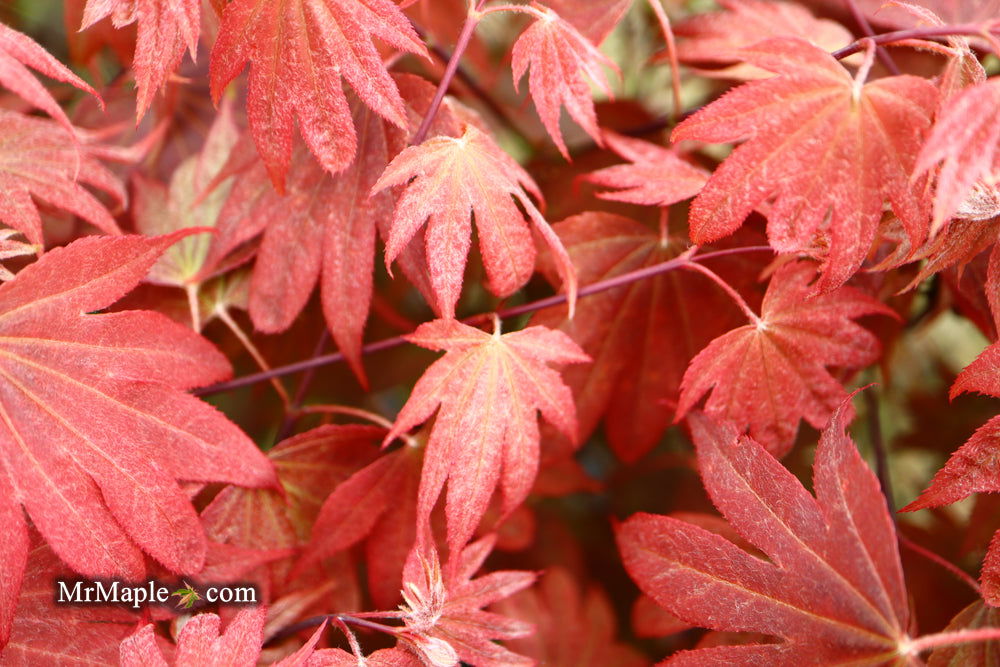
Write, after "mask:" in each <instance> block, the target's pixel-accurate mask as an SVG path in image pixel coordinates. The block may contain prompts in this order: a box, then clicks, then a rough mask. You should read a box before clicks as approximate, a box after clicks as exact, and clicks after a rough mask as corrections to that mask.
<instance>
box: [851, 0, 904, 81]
mask: <svg viewBox="0 0 1000 667" xmlns="http://www.w3.org/2000/svg"><path fill="white" fill-rule="evenodd" d="M844 4H846V5H847V9H848V11H850V12H851V15H852V16H853V17H854V21H855V23H857V24H858V27H859V28H861V32H862V33H864V35H865V37H875V31H874V30H872V24H871V23H869V22H868V17H866V16H865V13H864V12H863V11H861V8H860V7H858V2H857V0H844ZM877 53H878V59H879V60H880V61H882V64H883V65H885V67H886V69H887V70H889V72H891V73H892V74H894V75H896V76H899V74H900V71H899V67H898V66H897V65H896V61H895V60H893V59H892V56H891V55H889V52H888V51H886V50H885V49H884V48H882V47H879V49H878V51H877Z"/></svg>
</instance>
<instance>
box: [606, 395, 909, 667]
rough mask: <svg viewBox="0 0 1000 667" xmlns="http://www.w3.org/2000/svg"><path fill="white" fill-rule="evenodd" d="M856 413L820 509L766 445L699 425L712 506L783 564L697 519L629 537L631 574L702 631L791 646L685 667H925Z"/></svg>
mask: <svg viewBox="0 0 1000 667" xmlns="http://www.w3.org/2000/svg"><path fill="white" fill-rule="evenodd" d="M842 412H843V411H842V410H838V411H837V412H835V413H834V415H833V417H832V418H831V420H830V423H829V424H828V425H827V427H826V429H825V430H824V431H823V436H822V438H821V440H820V444H819V448H818V449H817V450H816V461H815V464H814V466H813V484H814V487H815V491H816V496H815V497H814V496H812V495H811V494H810V493H809V492H808V491H806V489H805V488H804V487H803V486H802V483H801V482H799V480H798V479H796V478H795V476H794V475H792V473H791V472H789V471H788V470H787V469H786V468H785V467H784V466H782V465H781V463H780V462H778V461H777V460H776V459H775V458H774V457H773V456H771V455H770V454H768V453H767V452H766V451H765V450H764V448H763V447H761V446H760V445H759V444H757V443H756V442H755V441H754V440H753V439H751V438H749V437H746V436H741V435H739V433H738V432H737V430H736V429H735V428H734V427H733V426H732V425H730V424H726V423H719V422H715V421H714V420H712V419H710V418H708V417H704V416H702V415H692V417H691V426H692V432H693V436H694V442H695V445H696V446H697V450H698V467H699V470H700V472H701V476H702V481H703V483H704V484H705V488H706V489H707V490H708V493H709V495H710V496H711V498H712V502H713V503H715V506H716V507H717V508H718V509H719V511H720V512H722V514H723V516H725V517H726V519H728V520H729V523H730V524H732V526H733V528H735V529H736V531H737V532H738V533H739V534H740V535H741V536H743V537H744V538H745V539H747V540H748V541H749V542H751V543H752V544H754V545H755V546H757V547H758V548H760V549H761V550H762V551H763V552H764V553H766V554H767V556H768V557H769V558H770V561H766V560H763V559H760V558H757V557H755V556H753V555H751V554H749V553H748V552H746V551H744V550H743V549H741V548H739V547H738V546H736V545H734V544H733V543H732V542H730V541H728V540H726V539H725V538H723V537H721V536H719V535H716V534H714V533H711V532H709V531H707V530H704V529H703V528H700V527H697V526H694V525H692V524H689V523H686V522H684V521H679V520H677V519H672V518H669V517H664V516H654V515H651V514H638V515H636V516H633V517H632V518H630V519H629V520H628V521H626V522H625V523H624V524H623V525H622V526H621V527H620V528H619V529H618V544H619V548H620V549H621V552H622V557H623V559H624V561H625V567H626V569H627V570H628V571H629V574H631V575H632V578H633V579H635V580H636V582H637V583H638V584H639V587H640V588H641V589H642V590H643V592H645V593H646V594H647V595H650V596H652V597H653V598H654V599H655V600H656V601H657V602H658V603H659V604H660V605H662V606H663V607H665V608H666V609H667V610H668V611H670V612H671V613H673V614H675V615H676V616H678V617H679V618H681V619H683V620H685V621H687V622H689V623H692V624H693V625H697V626H701V627H706V628H711V629H714V630H721V631H739V632H757V633H761V634H766V635H772V636H778V637H780V638H781V639H782V640H783V641H781V642H779V643H775V644H748V645H743V646H722V647H717V648H711V649H703V650H698V651H691V652H687V651H685V652H681V653H678V654H676V655H675V656H672V660H671V661H670V662H671V664H682V665H688V664H690V665H724V664H725V665H729V664H767V665H797V664H844V663H853V664H899V665H902V664H918V663H916V662H913V661H912V660H910V659H908V656H905V655H904V653H905V651H906V643H907V641H908V639H909V638H908V637H907V635H906V632H907V630H908V625H909V608H908V601H907V596H906V590H905V586H904V582H903V572H902V567H901V565H900V562H899V553H898V548H897V546H896V539H895V527H894V525H893V522H892V518H891V517H890V515H889V512H888V509H887V508H886V504H885V499H884V498H883V496H882V493H881V491H880V487H879V483H878V480H877V479H876V478H875V475H874V474H872V472H871V471H870V470H869V469H868V467H867V466H866V465H865V463H864V461H863V460H862V459H861V456H860V455H859V454H858V451H857V449H856V448H855V446H854V444H853V443H852V442H851V440H850V438H849V437H848V436H847V434H846V433H845V432H844V426H845V425H844V422H843V415H842Z"/></svg>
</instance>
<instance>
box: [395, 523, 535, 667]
mask: <svg viewBox="0 0 1000 667" xmlns="http://www.w3.org/2000/svg"><path fill="white" fill-rule="evenodd" d="M424 525H426V524H424ZM495 543H496V535H488V536H486V537H483V538H481V539H479V540H477V541H475V542H473V543H472V544H469V545H466V546H464V547H463V548H462V549H456V550H453V551H451V552H450V553H451V554H452V555H450V556H449V562H448V563H447V564H446V565H445V567H444V568H442V567H441V564H440V561H439V560H438V553H437V549H436V548H435V547H434V545H433V544H432V543H431V540H430V539H426V540H425V541H423V542H421V543H420V544H419V546H418V547H417V548H416V549H415V550H414V554H413V557H411V558H410V560H409V561H408V562H407V564H406V573H405V575H404V577H403V581H404V587H403V597H404V600H405V604H404V605H402V606H401V607H400V609H401V610H402V612H403V613H402V618H403V623H404V624H405V626H406V630H407V632H406V634H404V635H403V636H402V640H403V643H404V645H405V646H406V648H407V649H409V650H410V651H412V652H414V653H415V654H416V655H418V656H419V657H420V659H421V662H423V664H424V665H433V666H434V667H444V666H445V665H449V666H450V665H458V664H459V662H458V660H459V659H461V660H462V661H463V662H465V663H468V664H472V665H478V666H481V667H528V666H529V665H532V664H534V661H533V660H531V659H530V658H526V657H524V656H521V655H518V654H516V653H513V652H512V651H509V650H507V649H506V648H504V647H502V646H500V645H499V644H497V643H496V641H495V640H498V639H500V640H503V639H516V638H519V637H525V636H527V635H528V634H530V633H531V630H532V628H531V625H529V624H528V623H525V622H523V621H520V620H516V619H513V618H508V617H506V616H502V615H501V614H498V613H495V612H492V611H484V609H483V608H484V607H486V606H488V605H491V604H493V603H495V602H498V601H500V600H503V599H505V598H507V597H509V596H510V595H513V594H514V593H517V592H518V591H520V590H522V589H525V588H527V587H528V586H530V585H531V584H532V583H534V581H535V578H536V575H535V573H534V572H522V571H515V570H498V571H493V572H490V573H488V574H484V575H483V576H481V577H476V578H473V575H475V574H476V572H477V571H478V570H479V569H480V568H481V567H482V566H483V562H484V561H485V560H486V557H487V556H489V555H490V551H491V550H492V549H493V545H494V544H495Z"/></svg>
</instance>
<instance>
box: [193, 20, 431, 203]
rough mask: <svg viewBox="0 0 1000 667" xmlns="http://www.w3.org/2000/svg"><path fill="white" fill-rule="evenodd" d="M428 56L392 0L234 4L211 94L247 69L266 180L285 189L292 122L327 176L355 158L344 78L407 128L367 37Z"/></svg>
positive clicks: (218, 46)
mask: <svg viewBox="0 0 1000 667" xmlns="http://www.w3.org/2000/svg"><path fill="white" fill-rule="evenodd" d="M375 37H378V38H379V39H381V40H383V41H385V42H386V43H387V44H390V45H392V46H394V47H396V48H397V49H400V50H401V51H408V52H410V53H416V54H422V55H425V54H426V49H425V48H424V45H423V44H422V43H421V41H420V39H419V37H418V36H417V34H416V32H415V31H414V30H413V27H412V26H411V25H410V23H409V21H408V20H407V19H406V17H405V16H404V15H403V13H402V12H401V11H400V10H399V8H398V7H397V6H396V3H394V2H392V0H290V1H289V2H272V1H271V0H235V1H234V2H230V3H229V4H228V5H226V8H225V12H224V13H223V15H222V27H221V29H220V31H219V38H218V41H216V43H215V46H214V47H213V49H212V62H211V79H212V95H213V97H214V98H215V99H216V100H218V99H219V98H220V96H221V95H222V90H223V88H225V86H226V84H228V83H229V82H230V81H232V80H233V78H235V77H236V75H237V74H239V73H240V71H241V70H242V69H243V67H244V65H246V63H248V62H249V63H250V79H249V90H248V95H247V115H248V117H249V120H250V130H251V132H252V134H253V137H254V142H255V143H256V144H257V149H258V151H259V152H260V155H261V157H262V158H263V160H264V164H265V165H266V166H267V171H268V174H270V176H271V180H272V181H273V182H274V184H275V186H277V187H278V189H279V190H281V189H283V187H284V182H285V174H286V172H287V171H288V168H289V165H290V164H291V158H292V139H293V136H294V130H295V122H296V121H298V126H299V131H300V133H301V134H302V137H303V139H305V142H306V144H307V145H308V146H309V150H310V151H312V153H313V155H315V156H316V159H317V160H318V161H319V163H320V164H321V165H322V166H323V168H324V169H326V170H327V171H329V172H331V173H336V172H338V171H341V170H343V169H344V168H346V167H347V166H348V165H350V164H351V162H352V161H353V160H354V155H355V152H356V148H357V138H356V136H355V132H354V128H353V127H352V121H351V110H350V107H349V105H348V103H347V97H346V96H345V95H344V90H343V88H342V83H341V82H342V81H346V82H347V83H348V84H349V85H350V86H351V88H352V89H353V90H354V92H355V93H357V95H358V97H359V98H361V100H362V101H363V102H364V103H365V104H367V105H368V106H369V107H371V108H372V109H374V110H375V111H376V112H377V113H378V114H380V115H381V116H383V117H384V118H386V119H388V120H389V121H391V122H393V123H395V124H396V125H398V126H399V127H404V128H405V127H406V123H407V121H406V110H405V108H404V105H403V100H402V98H401V97H400V95H399V91H398V90H397V89H396V84H395V83H394V82H393V80H392V77H390V76H389V73H388V72H386V69H385V66H384V64H383V62H382V57H381V55H380V54H379V52H378V50H377V49H376V48H375V44H374V42H373V41H372V40H373V38H375Z"/></svg>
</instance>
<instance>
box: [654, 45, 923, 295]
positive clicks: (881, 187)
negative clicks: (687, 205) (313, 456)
mask: <svg viewBox="0 0 1000 667" xmlns="http://www.w3.org/2000/svg"><path fill="white" fill-rule="evenodd" d="M740 53H741V54H742V55H743V57H744V59H745V60H746V62H748V63H750V64H752V65H755V66H757V67H760V68H763V69H766V70H768V71H771V72H774V73H776V74H778V75H779V76H776V77H772V78H769V79H765V80H762V81H751V82H749V83H746V84H743V85H742V86H740V87H739V88H736V89H734V90H733V91H731V92H729V93H728V94H726V95H724V96H723V97H722V98H720V99H718V100H716V101H715V102H713V103H712V104H710V105H708V106H707V107H705V108H704V109H702V110H701V111H699V112H698V113H696V114H695V115H694V116H692V117H691V118H688V119H687V120H685V121H684V122H682V123H681V124H680V125H678V126H677V127H676V128H675V129H674V132H673V135H672V138H673V140H674V141H675V142H676V141H682V140H688V139H693V140H696V141H704V142H710V143H719V142H730V141H741V140H746V141H745V143H743V144H742V145H741V146H739V147H737V148H736V149H735V150H734V151H733V152H732V154H731V155H730V156H729V157H728V158H726V159H725V160H724V161H723V162H722V164H721V165H719V167H718V168H717V169H716V170H715V173H713V174H712V177H711V178H710V179H709V181H708V184H707V185H706V186H705V188H704V190H702V192H701V194H699V195H698V197H697V198H696V199H695V200H694V202H693V203H692V205H691V239H692V240H693V241H694V242H695V243H697V244H699V245H701V244H705V243H708V242H711V241H714V240H717V239H719V238H722V237H724V236H727V235H729V234H731V233H732V232H733V231H735V230H736V229H737V228H738V227H739V226H740V225H741V224H742V223H743V221H744V219H745V218H746V217H747V216H748V215H749V214H750V213H751V212H752V211H753V210H754V209H755V208H758V207H761V206H762V205H764V204H768V202H770V204H769V205H768V206H767V211H766V213H767V218H768V225H767V233H768V239H769V240H770V243H771V245H772V247H774V249H775V250H776V251H778V252H782V253H802V252H805V253H809V254H814V255H820V256H822V258H823V259H824V261H825V264H824V269H823V274H822V276H821V278H820V280H819V283H818V285H817V287H818V289H819V290H821V291H829V290H831V289H834V288H836V287H838V286H839V285H842V284H843V283H844V282H845V281H846V280H847V279H848V278H850V277H851V275H853V274H854V273H855V271H857V269H858V267H860V266H861V263H862V261H863V260H864V258H865V256H866V255H867V254H868V252H869V250H870V248H871V245H872V242H873V241H874V240H875V235H876V232H877V230H878V223H879V221H880V220H881V218H882V208H883V203H884V201H885V200H886V199H888V200H889V202H890V203H891V205H892V208H893V210H894V211H895V213H896V215H897V216H898V217H899V219H900V220H901V221H902V222H903V226H904V228H905V230H906V233H907V235H908V236H909V238H910V242H911V246H912V247H916V246H917V245H919V244H921V243H922V242H923V240H924V239H925V238H926V237H927V233H928V222H929V220H928V215H927V207H928V204H927V202H926V201H925V197H923V192H924V188H923V187H922V183H923V180H922V179H916V180H915V181H911V175H912V172H913V167H914V163H915V160H916V156H917V152H918V151H919V150H920V144H921V141H922V140H923V137H924V134H925V133H926V131H927V130H928V129H929V128H930V124H931V119H932V117H933V114H934V110H935V107H936V104H937V88H936V87H935V86H934V85H933V84H932V83H931V82H930V81H928V80H926V79H922V78H919V77H915V76H894V77H887V78H884V79H879V80H877V81H874V82H872V83H864V81H863V80H858V81H856V80H854V79H852V78H851V76H850V75H849V74H848V72H847V70H846V69H844V67H843V66H842V65H841V64H840V63H838V62H837V61H836V60H835V59H834V58H833V57H832V56H831V55H830V54H829V53H827V52H826V51H823V50H822V49H819V48H817V47H816V46H813V45H812V44H809V43H808V42H805V41H802V40H800V39H794V38H772V39H768V40H765V41H762V42H760V43H758V44H756V45H754V46H752V47H748V48H746V49H743V50H742V51H741V52H740ZM863 70H864V68H862V71H863Z"/></svg>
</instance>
